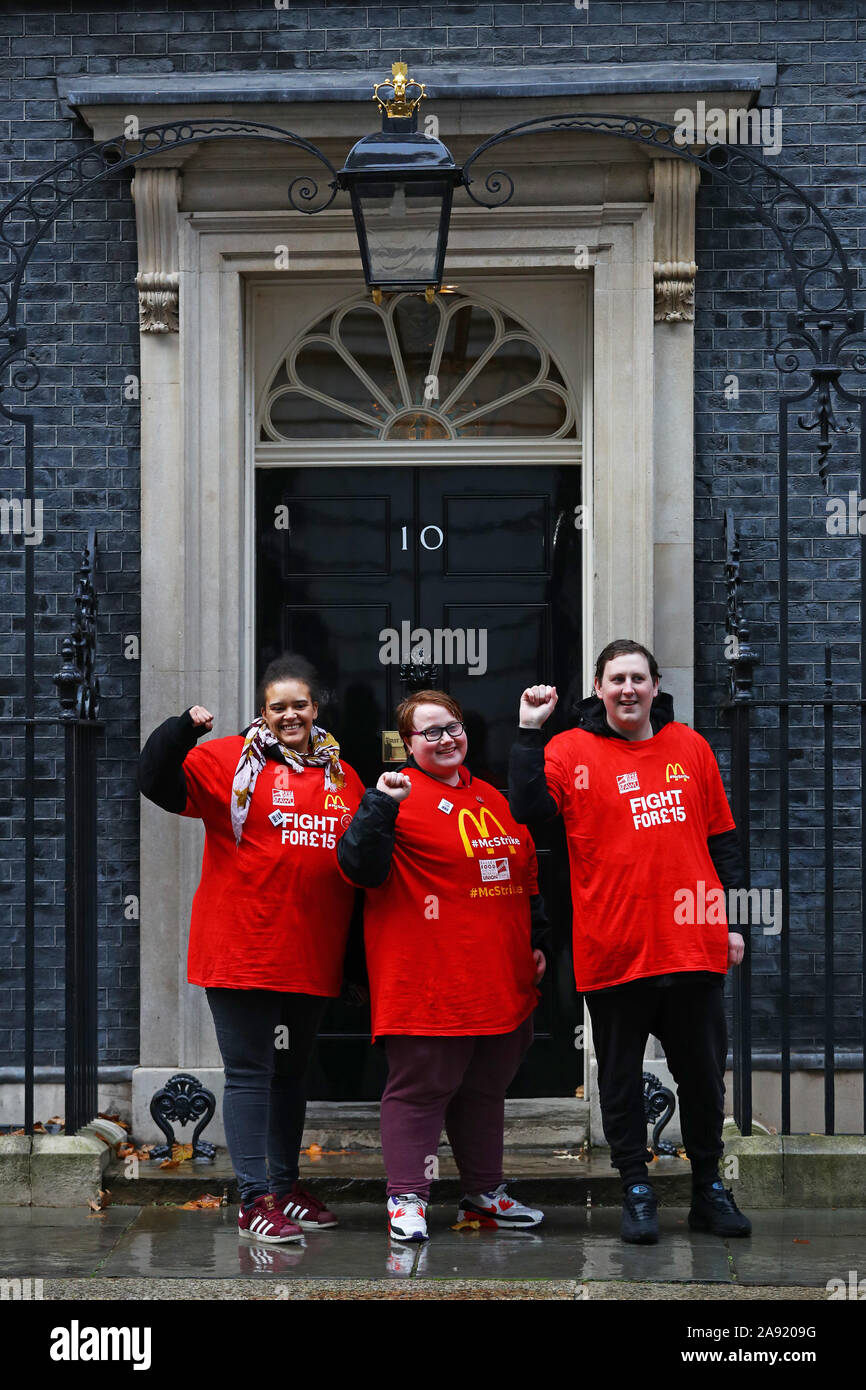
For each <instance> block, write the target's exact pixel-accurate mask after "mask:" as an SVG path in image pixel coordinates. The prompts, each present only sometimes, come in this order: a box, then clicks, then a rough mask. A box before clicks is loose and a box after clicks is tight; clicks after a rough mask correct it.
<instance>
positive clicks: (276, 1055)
mask: <svg viewBox="0 0 866 1390" xmlns="http://www.w3.org/2000/svg"><path fill="white" fill-rule="evenodd" d="M206 993H207V1001H208V1004H209V1005H210V1010H211V1013H212V1014H213V1021H214V1026H215V1028H216V1035H217V1042H218V1043H219V1050H220V1054H221V1056H222V1059H223V1065H224V1067H225V1074H226V1085H225V1096H224V1099H223V1124H224V1125H225V1132H226V1143H227V1144H228V1149H229V1153H230V1155H231V1160H232V1167H233V1168H234V1170H235V1176H236V1177H237V1180H238V1186H239V1188H240V1194H241V1201H242V1203H243V1204H244V1206H248V1205H249V1204H250V1202H254V1201H255V1199H256V1198H257V1197H260V1196H262V1194H263V1193H265V1192H275V1193H276V1194H277V1195H278V1196H283V1194H284V1193H286V1192H288V1191H289V1189H290V1188H291V1187H292V1186H293V1185H294V1184H295V1183H296V1182H297V1180H298V1154H299V1153H300V1149H301V1139H302V1137H303V1133H304V1116H305V1113H306V1108H307V1099H306V1093H305V1089H304V1076H305V1073H306V1070H307V1065H308V1063H309V1060H310V1053H311V1052H312V1050H313V1044H314V1042H315V1041H316V1033H317V1032H318V1028H319V1024H320V1022H321V1018H322V1014H323V1013H324V1010H325V1005H326V1004H327V1002H328V1001H327V999H324V998H322V997H320V996H319V995H316V994H286V993H283V992H282V991H280V990H273V989H213V988H211V989H208V990H207V991H206Z"/></svg>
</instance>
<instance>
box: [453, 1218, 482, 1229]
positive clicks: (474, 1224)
mask: <svg viewBox="0 0 866 1390" xmlns="http://www.w3.org/2000/svg"><path fill="white" fill-rule="evenodd" d="M451 1229H452V1231H480V1230H481V1222H480V1221H465V1220H464V1221H458V1222H457V1225H456V1226H452V1227H451Z"/></svg>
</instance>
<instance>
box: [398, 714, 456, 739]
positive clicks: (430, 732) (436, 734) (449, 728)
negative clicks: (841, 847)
mask: <svg viewBox="0 0 866 1390" xmlns="http://www.w3.org/2000/svg"><path fill="white" fill-rule="evenodd" d="M462 733H463V725H462V724H461V723H460V722H459V721H458V720H456V719H455V720H453V721H452V723H450V724H446V725H445V728H444V729H441V728H440V727H439V725H438V724H433V725H432V726H431V727H430V728H429V729H412V730H410V734H418V735H419V736H420V737H422V738H426V740H427V742H428V743H438V742H439V740H440V738H441V737H442V735H443V734H447V735H448V737H449V738H456V737H457V735H458V734H462Z"/></svg>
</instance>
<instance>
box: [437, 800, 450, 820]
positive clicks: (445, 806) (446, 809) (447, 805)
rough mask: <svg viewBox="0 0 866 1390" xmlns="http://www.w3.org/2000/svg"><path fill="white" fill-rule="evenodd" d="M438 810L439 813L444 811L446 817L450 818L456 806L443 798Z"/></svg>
mask: <svg viewBox="0 0 866 1390" xmlns="http://www.w3.org/2000/svg"><path fill="white" fill-rule="evenodd" d="M436 809H437V811H444V812H445V814H446V816H450V814H451V812H452V811H453V810H454V804H453V802H451V801H446V800H445V798H444V796H443V798H442V800H441V801H440V802H439V805H438V806H437V808H436Z"/></svg>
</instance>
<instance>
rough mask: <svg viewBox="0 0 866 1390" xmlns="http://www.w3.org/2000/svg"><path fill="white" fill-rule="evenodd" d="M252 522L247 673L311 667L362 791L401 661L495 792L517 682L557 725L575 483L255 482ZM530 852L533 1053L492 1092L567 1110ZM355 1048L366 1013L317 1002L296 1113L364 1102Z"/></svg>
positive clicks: (576, 1054) (552, 892) (563, 475)
mask: <svg viewBox="0 0 866 1390" xmlns="http://www.w3.org/2000/svg"><path fill="white" fill-rule="evenodd" d="M256 509H257V510H256V535H257V546H256V554H257V567H256V570H257V572H256V594H257V634H256V641H257V660H258V666H259V670H263V669H264V667H265V666H266V665H267V663H268V662H269V661H270V660H272V658H273V657H275V656H278V655H279V654H280V653H281V652H282V651H296V652H301V653H303V654H304V655H305V656H306V657H308V658H309V659H310V660H311V661H312V662H313V664H314V665H315V666H316V667H317V669H318V671H319V673H320V676H321V682H322V702H321V706H320V709H319V723H320V724H322V725H323V726H324V727H326V728H328V729H329V730H331V732H332V733H333V734H334V735H335V737H336V738H337V739H338V740H339V742H340V746H341V749H342V752H343V755H344V756H345V758H346V761H347V762H348V763H350V764H351V766H352V767H354V768H355V770H356V771H357V773H358V775H359V776H360V777H361V780H362V781H363V782H364V783H365V785H367V786H374V785H375V783H376V781H377V779H378V777H379V775H380V773H381V772H382V769H383V763H382V734H383V732H384V731H385V730H389V729H393V728H394V727H395V720H394V708H395V706H396V705H397V703H398V702H399V700H400V699H401V698H402V697H403V695H404V694H405V689H404V687H403V686H401V683H400V663H401V662H405V661H409V660H412V659H413V658H414V659H418V658H419V657H421V658H422V659H423V658H427V659H431V658H432V660H433V661H434V663H438V664H439V687H440V688H441V689H444V690H447V691H448V692H449V693H450V694H451V695H453V696H454V697H455V699H457V700H458V701H459V702H460V704H461V706H462V708H463V710H464V715H465V720H466V731H467V734H468V738H469V752H468V755H467V764H468V766H469V768H470V769H471V771H472V772H473V773H474V774H475V775H476V776H479V777H482V778H484V780H485V781H489V782H492V783H493V784H494V785H495V786H497V787H500V788H503V789H504V788H505V786H506V782H507V766H508V750H509V747H510V745H511V742H512V739H513V737H514V730H515V728H516V726H517V706H518V700H519V696H520V692H521V690H522V689H523V688H524V687H525V686H526V685H529V684H533V683H535V682H536V681H545V682H550V683H552V684H555V685H557V687H558V689H559V692H560V705H559V709H558V710H557V714H556V723H555V726H554V728H555V729H559V728H562V727H566V726H567V723H568V719H567V708H568V705H569V704H570V702H571V700H572V699H573V698H574V696H575V695H577V694H580V693H582V685H581V670H580V651H581V645H580V637H581V623H580V618H581V531H580V529H579V528H580V516H581V513H580V473H579V470H578V469H577V468H575V467H548V466H533V467H527V466H518V465H496V466H479V467H474V468H473V467H470V468H466V467H460V466H455V467H433V466H430V467H417V468H404V467H390V468H388V467H381V468H355V467H351V468H350V467H347V468H339V467H338V468H316V469H314V468H268V469H260V470H259V471H258V474H257V486H256ZM551 723H553V721H551ZM536 843H537V848H538V852H539V865H540V872H541V886H542V892H543V893H544V895H545V899H546V902H547V908H548V916H549V917H550V919H551V923H552V928H553V932H552V935H553V948H552V951H551V953H550V959H549V961H548V970H547V975H546V977H545V980H544V983H543V986H542V994H543V998H542V1003H541V1005H540V1006H539V1009H538V1012H537V1014H536V1018H535V1032H536V1037H535V1042H534V1044H533V1046H532V1048H531V1050H530V1052H529V1055H528V1056H527V1058H526V1059H525V1061H524V1063H523V1065H522V1067H521V1069H520V1072H519V1073H518V1075H517V1077H516V1078H515V1081H514V1084H513V1085H512V1087H511V1088H510V1091H509V1094H510V1095H513V1096H551V1095H573V1094H574V1091H575V1087H576V1086H577V1085H579V1084H580V1082H581V1080H582V1055H581V1052H580V1051H579V1050H578V1049H577V1048H576V1047H575V1040H576V1039H575V1027H576V1025H577V1023H578V1021H579V1017H580V1016H581V1015H579V1012H578V999H577V996H576V995H575V991H574V977H573V974H572V965H571V909H570V894H569V885H568V865H567V861H566V856H565V846H564V839H563V837H562V833H561V830H560V828H559V825H558V822H557V823H556V824H555V825H554V827H553V828H551V829H548V830H547V831H545V832H544V833H543V834H539V835H538V836H537V839H536ZM419 968H422V967H421V966H419ZM479 969H483V961H479ZM368 1038H369V1013H368V1011H366V1010H365V1009H363V1008H362V1007H359V1006H357V1005H354V1004H350V1003H345V1002H342V1001H335V1002H334V1003H332V1004H330V1005H329V1007H328V1012H327V1015H326V1018H325V1023H324V1025H323V1030H322V1036H321V1037H320V1040H319V1044H318V1048H317V1054H316V1057H315V1059H314V1065H313V1069H312V1071H311V1074H310V1086H309V1094H310V1097H311V1098H315V1099H332V1100H337V1099H342V1100H364V1099H373V1100H375V1099H378V1098H379V1096H380V1095H381V1090H382V1086H383V1084H384V1078H385V1072H386V1068H385V1060H384V1053H383V1052H382V1050H381V1049H380V1048H378V1047H376V1048H370V1046H369V1042H368Z"/></svg>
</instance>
